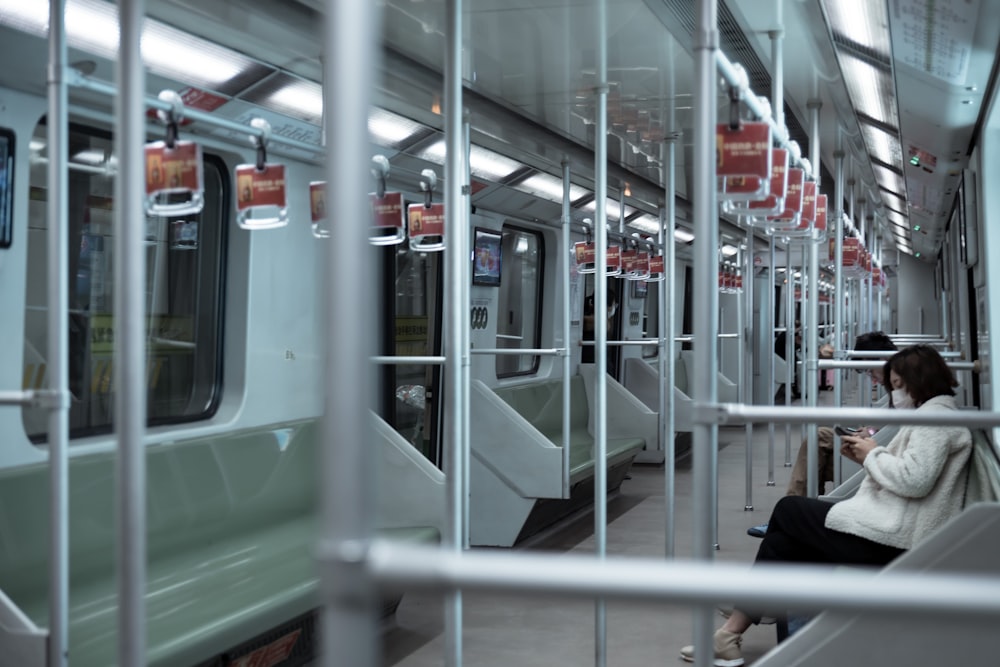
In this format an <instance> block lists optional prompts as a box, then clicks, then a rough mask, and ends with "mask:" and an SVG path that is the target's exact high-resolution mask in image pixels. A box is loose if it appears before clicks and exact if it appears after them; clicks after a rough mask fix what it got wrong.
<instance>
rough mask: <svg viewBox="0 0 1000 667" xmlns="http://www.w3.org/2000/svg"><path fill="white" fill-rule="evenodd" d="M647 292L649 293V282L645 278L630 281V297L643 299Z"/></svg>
mask: <svg viewBox="0 0 1000 667" xmlns="http://www.w3.org/2000/svg"><path fill="white" fill-rule="evenodd" d="M647 294H649V283H647V282H646V281H645V280H633V281H632V298H634V299H645V298H646V295H647Z"/></svg>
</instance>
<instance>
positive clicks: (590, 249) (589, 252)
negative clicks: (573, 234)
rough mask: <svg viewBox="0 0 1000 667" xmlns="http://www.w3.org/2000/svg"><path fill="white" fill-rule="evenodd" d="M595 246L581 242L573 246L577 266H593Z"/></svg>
mask: <svg viewBox="0 0 1000 667" xmlns="http://www.w3.org/2000/svg"><path fill="white" fill-rule="evenodd" d="M594 252H595V245H594V244H593V243H584V242H583V241H580V242H579V243H576V244H574V245H573V253H574V255H575V257H576V264H577V266H588V265H589V266H593V264H594Z"/></svg>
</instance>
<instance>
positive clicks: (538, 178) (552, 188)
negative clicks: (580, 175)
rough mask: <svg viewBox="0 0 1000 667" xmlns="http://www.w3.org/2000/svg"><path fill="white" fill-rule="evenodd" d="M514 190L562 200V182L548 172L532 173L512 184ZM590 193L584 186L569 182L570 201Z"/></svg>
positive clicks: (558, 200)
mask: <svg viewBox="0 0 1000 667" xmlns="http://www.w3.org/2000/svg"><path fill="white" fill-rule="evenodd" d="M514 189H515V190H520V191H521V192H526V193H528V194H529V195H535V196H536V197H541V198H542V199H548V200H549V201H554V202H561V201H562V200H563V183H562V180H561V179H558V178H556V177H555V176H552V175H550V174H542V173H538V174H532V175H531V176H529V177H528V178H526V179H524V180H523V181H521V182H520V183H518V184H517V185H515V186H514ZM588 194H590V191H589V190H587V189H586V188H581V187H580V186H579V185H573V184H572V183H570V184H569V200H570V201H571V202H573V201H576V200H578V199H580V198H581V197H584V196H586V195H588Z"/></svg>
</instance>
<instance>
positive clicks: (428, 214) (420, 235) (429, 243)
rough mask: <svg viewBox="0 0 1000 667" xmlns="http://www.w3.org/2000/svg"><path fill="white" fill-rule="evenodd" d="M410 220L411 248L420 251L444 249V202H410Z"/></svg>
mask: <svg viewBox="0 0 1000 667" xmlns="http://www.w3.org/2000/svg"><path fill="white" fill-rule="evenodd" d="M407 218H408V220H409V235H410V249H411V250H416V251H418V252H438V251H441V250H444V204H442V203H437V204H431V205H430V207H427V206H425V205H424V204H410V206H409V208H408V209H407Z"/></svg>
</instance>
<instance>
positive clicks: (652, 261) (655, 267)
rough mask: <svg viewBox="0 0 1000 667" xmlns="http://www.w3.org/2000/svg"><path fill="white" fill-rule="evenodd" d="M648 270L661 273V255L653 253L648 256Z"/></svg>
mask: <svg viewBox="0 0 1000 667" xmlns="http://www.w3.org/2000/svg"><path fill="white" fill-rule="evenodd" d="M649 272H650V273H663V255H654V256H653V257H650V258H649Z"/></svg>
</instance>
